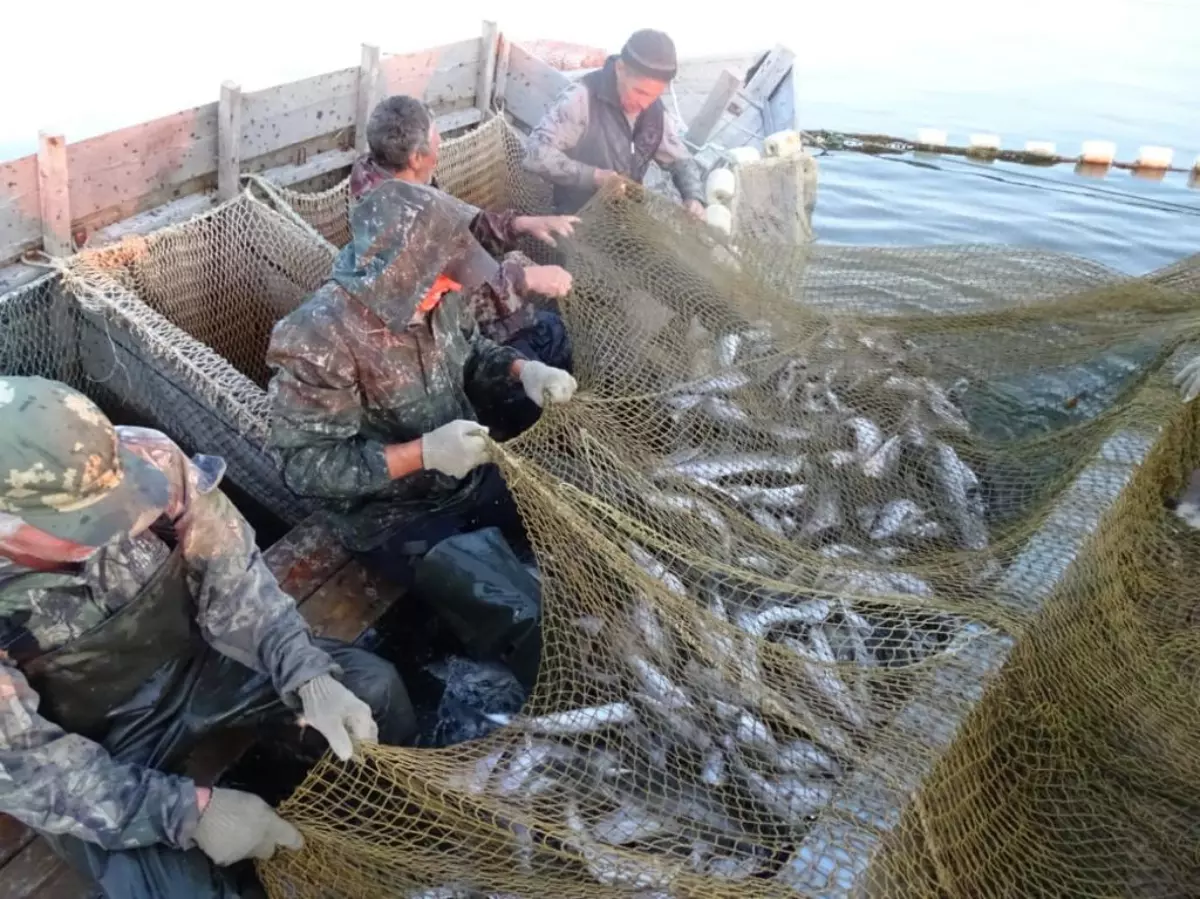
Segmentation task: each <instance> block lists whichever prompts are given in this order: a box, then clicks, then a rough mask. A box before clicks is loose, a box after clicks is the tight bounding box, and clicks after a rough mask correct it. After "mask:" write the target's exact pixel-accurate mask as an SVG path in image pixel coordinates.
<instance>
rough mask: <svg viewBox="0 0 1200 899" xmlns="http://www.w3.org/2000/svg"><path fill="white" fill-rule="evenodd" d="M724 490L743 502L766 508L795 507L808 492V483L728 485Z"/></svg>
mask: <svg viewBox="0 0 1200 899" xmlns="http://www.w3.org/2000/svg"><path fill="white" fill-rule="evenodd" d="M724 491H725V492H726V493H727V494H729V496H731V497H732V498H733V499H736V500H737V501H738V502H742V503H751V504H753V505H756V506H762V507H763V508H764V509H794V508H796V507H797V506H799V505H800V504H801V502H802V501H803V499H804V496H805V494H807V493H808V485H807V484H792V485H791V486H789V487H756V486H754V485H746V486H741V485H738V486H733V487H726V488H724Z"/></svg>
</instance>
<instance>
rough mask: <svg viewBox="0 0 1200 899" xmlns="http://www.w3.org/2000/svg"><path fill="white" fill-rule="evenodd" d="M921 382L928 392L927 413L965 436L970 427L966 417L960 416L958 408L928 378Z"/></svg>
mask: <svg viewBox="0 0 1200 899" xmlns="http://www.w3.org/2000/svg"><path fill="white" fill-rule="evenodd" d="M923 381H924V383H925V386H926V388H927V390H928V399H927V402H928V403H929V411H930V412H932V413H933V414H934V415H935V416H937V417H938V419H940V420H941V421H942V422H943V423H945V424H947V425H949V426H950V427H951V428H953V429H954V430H956V431H959V432H960V433H963V434H966V433H967V432H968V431H970V430H971V425H970V423H969V422H968V421H967V419H966V416H964V415H963V414H962V410H960V409H959V408H958V406H956V405H954V402H953V401H952V400H951V399H950V397H948V396H946V393H945V391H943V390H942V388H941V387H939V386H938V385H937V384H935V383H934V382H933V381H931V380H929V379H928V378H924V379H923Z"/></svg>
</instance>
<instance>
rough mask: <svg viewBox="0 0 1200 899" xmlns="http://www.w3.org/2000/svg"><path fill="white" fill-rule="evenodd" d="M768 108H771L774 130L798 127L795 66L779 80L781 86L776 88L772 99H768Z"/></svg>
mask: <svg viewBox="0 0 1200 899" xmlns="http://www.w3.org/2000/svg"><path fill="white" fill-rule="evenodd" d="M767 109H768V110H770V114H771V121H772V125H773V130H774V131H784V130H786V129H789V128H796V127H798V124H797V121H796V119H797V111H798V109H797V106H796V69H795V68H792V69H791V71H789V72H788V73H787V75H786V76H785V77H784V79H783V81H781V82H779V87H777V88H775V93H773V94H771V99H769V100H768V101H767Z"/></svg>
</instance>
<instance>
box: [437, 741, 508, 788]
mask: <svg viewBox="0 0 1200 899" xmlns="http://www.w3.org/2000/svg"><path fill="white" fill-rule="evenodd" d="M507 754H508V747H507V746H506V747H503V748H501V749H497V750H496V751H495V752H490V753H488V754H487V755H485V756H484V757H483V758H481V759H479V760H478V761H476V762H475V764H474V765H473V766H472V767H471V770H470V772H464V773H461V774H454V775H452V776H451V777H450V783H451V785H452V786H453V788H454V789H456V790H462V791H463V792H465V793H470V794H472V795H474V796H478V795H479V794H481V793H483V792H485V791H486V790H487V787H488V782H489V781H490V780H491V778H492V775H493V774H494V773H495V772H496V769H497V768H499V767H500V763H501V762H502V761H504V757H505V756H506V755H507Z"/></svg>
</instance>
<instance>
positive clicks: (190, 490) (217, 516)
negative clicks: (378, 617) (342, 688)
mask: <svg viewBox="0 0 1200 899" xmlns="http://www.w3.org/2000/svg"><path fill="white" fill-rule="evenodd" d="M119 432H120V434H121V442H122V443H123V444H124V445H126V446H128V447H129V448H130V449H132V450H133V451H134V452H136V453H138V454H139V455H141V456H143V457H144V458H146V459H147V460H148V461H150V462H151V463H152V464H154V465H155V467H157V468H158V469H160V470H161V471H163V472H165V473H166V474H167V476H168V478H169V479H170V481H171V483H172V484H173V485H175V486H174V487H173V489H172V496H173V500H174V508H172V509H171V510H170V512H169V514H170V516H171V518H172V520H173V521H174V523H175V535H176V538H177V539H178V541H179V546H180V549H181V551H182V553H183V558H184V561H185V562H186V564H187V572H188V582H189V585H190V586H191V588H192V596H193V597H194V599H195V601H196V609H197V611H196V621H197V623H198V624H199V625H200V630H201V632H202V633H203V634H204V637H205V640H206V641H207V642H208V644H209V645H210V646H212V647H213V648H214V649H216V650H217V651H218V652H220V653H221V654H222V655H224V656H227V657H228V658H231V659H233V660H234V661H235V662H240V663H241V664H243V665H245V666H246V667H247V668H249V669H251V670H252V671H257V672H259V673H260V674H266V675H267V676H269V677H270V678H271V682H272V683H273V684H274V685H275V689H276V692H278V693H279V695H280V697H282V698H283V700H284V701H285V702H288V703H289V704H294V698H295V697H294V694H295V692H296V690H298V689H299V688H300V687H301V686H302V685H303V684H306V683H308V682H309V681H310V680H312V679H313V678H314V677H318V676H319V675H322V674H331V673H332V674H340V673H341V672H340V670H338V668H337V666H336V665H335V664H334V661H333V659H332V658H330V656H329V654H328V653H326V652H325V651H324V650H322V649H319V648H317V647H316V646H315V645H314V644H313V642H312V638H311V634H310V632H309V629H308V624H307V623H306V622H305V620H304V618H303V617H301V615H300V611H299V610H298V609H297V608H296V603H295V601H294V600H293V599H292V598H291V597H290V596H288V595H287V594H286V593H284V592H283V590H282V589H280V586H279V582H278V581H276V580H275V576H274V575H273V574H271V571H270V569H269V568H267V563H266V562H265V561H264V560H263V557H262V553H261V552H259V549H258V546H257V544H256V543H255V540H254V529H253V528H251V527H250V524H249V522H247V521H246V519H245V518H243V517H242V515H241V513H240V512H238V510H237V509H236V508H235V507H234V505H233V503H232V502H230V501H229V498H228V497H227V496H226V495H225V494H224V493H223V492H221V491H220V490H218V489H217V484H218V483H219V482H220V480H221V477H222V476H223V475H224V473H225V463H224V462H223V461H221V460H220V459H217V458H215V457H213V456H197V457H196V459H195V460H194V461H193V460H190V459H188V457H187V456H186V455H184V453H183V451H182V450H181V449H180V448H179V447H178V446H176V445H175V444H174V443H173V442H172V441H171V440H170V439H169V438H167V437H166V436H164V435H162V434H159V433H158V432H156V431H148V430H145V429H141V428H120V429H119Z"/></svg>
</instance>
